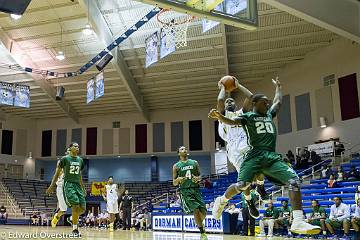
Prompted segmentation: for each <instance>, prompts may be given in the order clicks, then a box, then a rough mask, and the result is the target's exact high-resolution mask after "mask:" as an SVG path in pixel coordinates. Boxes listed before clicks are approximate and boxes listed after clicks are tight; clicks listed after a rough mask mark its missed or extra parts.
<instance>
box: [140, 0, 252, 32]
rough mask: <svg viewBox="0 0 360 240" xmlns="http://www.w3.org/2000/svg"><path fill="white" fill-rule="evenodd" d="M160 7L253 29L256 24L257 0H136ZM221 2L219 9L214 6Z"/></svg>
mask: <svg viewBox="0 0 360 240" xmlns="http://www.w3.org/2000/svg"><path fill="white" fill-rule="evenodd" d="M136 1H138V2H143V3H146V4H150V5H153V6H158V7H160V8H168V9H172V10H174V11H176V12H179V13H186V14H189V15H192V16H196V17H198V18H200V19H208V20H213V21H217V22H221V23H224V24H226V25H230V26H234V27H239V28H244V29H248V30H255V29H256V28H257V26H258V14H257V0H136ZM219 4H221V8H220V10H214V8H215V7H216V6H217V5H219ZM217 9H218V8H217Z"/></svg>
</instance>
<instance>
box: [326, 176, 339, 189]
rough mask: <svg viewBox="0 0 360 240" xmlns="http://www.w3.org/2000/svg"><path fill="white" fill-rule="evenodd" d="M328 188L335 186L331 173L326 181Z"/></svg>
mask: <svg viewBox="0 0 360 240" xmlns="http://www.w3.org/2000/svg"><path fill="white" fill-rule="evenodd" d="M327 184H328V188H335V187H337V183H336V179H335V175H334V174H331V175H330V178H329V180H328V181H327Z"/></svg>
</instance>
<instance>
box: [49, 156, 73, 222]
mask: <svg viewBox="0 0 360 240" xmlns="http://www.w3.org/2000/svg"><path fill="white" fill-rule="evenodd" d="M68 154H69V149H67V150H66V153H65V155H68ZM59 162H60V161H58V162H57V165H56V166H57V168H59ZM57 170H58V169H56V171H57ZM59 171H61V175H60V176H59V178H58V180H57V181H56V198H57V200H58V204H57V205H58V211H57V213H56V214H55V215H54V217H53V219H52V220H51V226H52V227H56V224H57V223H58V221H59V219H60V218H61V216H62V215H64V214H65V213H66V211H67V205H66V202H65V198H64V192H63V187H64V172H63V171H62V168H59Z"/></svg>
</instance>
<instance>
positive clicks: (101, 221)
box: [97, 210, 110, 228]
mask: <svg viewBox="0 0 360 240" xmlns="http://www.w3.org/2000/svg"><path fill="white" fill-rule="evenodd" d="M109 217H110V216H109V214H108V213H107V212H106V211H105V210H103V211H102V212H101V213H100V214H99V216H98V219H97V222H98V226H99V228H107V224H108V221H109Z"/></svg>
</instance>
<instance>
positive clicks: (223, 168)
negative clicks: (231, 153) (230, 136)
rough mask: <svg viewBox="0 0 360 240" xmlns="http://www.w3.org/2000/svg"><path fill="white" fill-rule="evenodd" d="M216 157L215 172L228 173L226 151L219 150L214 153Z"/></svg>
mask: <svg viewBox="0 0 360 240" xmlns="http://www.w3.org/2000/svg"><path fill="white" fill-rule="evenodd" d="M214 157H215V173H216V174H222V173H225V174H228V166H227V154H226V151H219V152H216V153H215V154H214Z"/></svg>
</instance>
